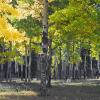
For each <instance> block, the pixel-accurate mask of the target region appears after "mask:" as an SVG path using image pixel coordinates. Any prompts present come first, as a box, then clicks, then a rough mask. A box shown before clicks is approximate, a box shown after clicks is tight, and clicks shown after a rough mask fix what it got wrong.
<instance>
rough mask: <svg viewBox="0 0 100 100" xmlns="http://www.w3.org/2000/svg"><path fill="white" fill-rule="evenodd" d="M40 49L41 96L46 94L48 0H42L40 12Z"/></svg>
mask: <svg viewBox="0 0 100 100" xmlns="http://www.w3.org/2000/svg"><path fill="white" fill-rule="evenodd" d="M42 17H43V20H42V24H43V32H42V50H43V54H42V55H41V59H42V60H41V63H42V64H41V96H46V95H47V87H46V69H47V52H48V0H43V12H42Z"/></svg>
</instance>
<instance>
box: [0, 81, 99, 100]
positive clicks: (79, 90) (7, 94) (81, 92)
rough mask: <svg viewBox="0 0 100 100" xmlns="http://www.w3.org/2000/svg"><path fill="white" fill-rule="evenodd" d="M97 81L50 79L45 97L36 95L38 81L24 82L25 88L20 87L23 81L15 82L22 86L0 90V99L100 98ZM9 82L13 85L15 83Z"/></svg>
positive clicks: (88, 99)
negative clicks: (50, 82) (67, 81)
mask: <svg viewBox="0 0 100 100" xmlns="http://www.w3.org/2000/svg"><path fill="white" fill-rule="evenodd" d="M97 83H98V84H97ZM99 83H100V81H99V80H97V81H90V80H89V81H76V82H71V83H66V82H63V81H52V84H53V87H52V88H49V89H48V96H47V97H40V96H38V94H39V84H38V82H33V83H31V84H26V86H27V89H26V88H24V87H22V86H23V83H16V85H15V86H16V87H17V86H20V87H22V88H21V89H19V90H16V89H15V88H14V89H11V90H10V89H9V90H7V91H6V90H5V91H3V90H2V91H0V100H100V85H99ZM2 84H5V83H2ZM9 84H10V85H11V86H13V84H15V83H9ZM15 86H14V87H15ZM26 86H25V87H26Z"/></svg>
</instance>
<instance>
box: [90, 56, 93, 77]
mask: <svg viewBox="0 0 100 100" xmlns="http://www.w3.org/2000/svg"><path fill="white" fill-rule="evenodd" d="M92 65H93V64H92V57H91V56H90V70H91V78H93V66H92Z"/></svg>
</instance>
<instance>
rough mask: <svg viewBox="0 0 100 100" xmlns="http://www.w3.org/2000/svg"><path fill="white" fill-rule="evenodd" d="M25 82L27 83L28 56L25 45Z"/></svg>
mask: <svg viewBox="0 0 100 100" xmlns="http://www.w3.org/2000/svg"><path fill="white" fill-rule="evenodd" d="M25 49H26V50H25V53H26V54H25V82H26V83H27V76H28V71H27V70H28V56H27V46H25Z"/></svg>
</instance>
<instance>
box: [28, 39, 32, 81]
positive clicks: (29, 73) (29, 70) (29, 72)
mask: <svg viewBox="0 0 100 100" xmlns="http://www.w3.org/2000/svg"><path fill="white" fill-rule="evenodd" d="M29 46H30V47H29V64H28V82H29V83H30V82H31V62H32V59H31V38H30V45H29Z"/></svg>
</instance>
